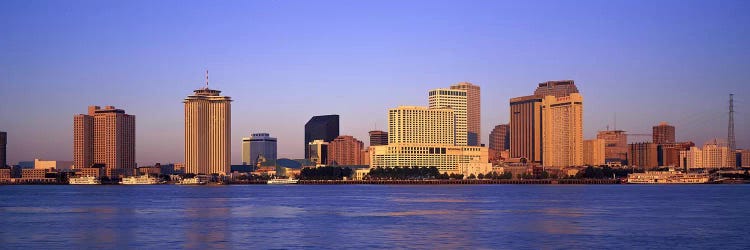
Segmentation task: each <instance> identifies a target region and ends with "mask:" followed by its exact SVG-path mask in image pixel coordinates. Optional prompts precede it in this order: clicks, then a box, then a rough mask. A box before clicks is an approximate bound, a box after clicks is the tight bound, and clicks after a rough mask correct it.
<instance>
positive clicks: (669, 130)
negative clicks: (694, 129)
mask: <svg viewBox="0 0 750 250" xmlns="http://www.w3.org/2000/svg"><path fill="white" fill-rule="evenodd" d="M653 142H654V143H656V144H664V143H674V142H675V129H674V126H672V125H669V124H668V123H666V122H661V123H659V125H656V126H654V127H653Z"/></svg>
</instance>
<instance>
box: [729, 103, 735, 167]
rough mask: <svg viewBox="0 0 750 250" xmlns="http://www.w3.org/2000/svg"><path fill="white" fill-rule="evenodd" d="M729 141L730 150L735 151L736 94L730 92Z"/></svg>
mask: <svg viewBox="0 0 750 250" xmlns="http://www.w3.org/2000/svg"><path fill="white" fill-rule="evenodd" d="M727 143H729V152H732V153H734V150H735V141H734V94H729V130H728V134H727Z"/></svg>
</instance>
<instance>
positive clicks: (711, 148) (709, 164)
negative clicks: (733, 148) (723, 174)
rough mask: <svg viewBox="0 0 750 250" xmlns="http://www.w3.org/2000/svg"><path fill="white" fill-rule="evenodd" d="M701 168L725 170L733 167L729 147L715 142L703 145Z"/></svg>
mask: <svg viewBox="0 0 750 250" xmlns="http://www.w3.org/2000/svg"><path fill="white" fill-rule="evenodd" d="M701 151H702V155H703V168H726V167H734V161H732V159H730V156H731V154H730V153H729V152H730V151H729V146H728V145H726V143H720V142H718V141H716V140H714V141H713V142H709V143H706V144H704V145H703V148H702V149H701Z"/></svg>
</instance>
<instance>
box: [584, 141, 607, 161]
mask: <svg viewBox="0 0 750 250" xmlns="http://www.w3.org/2000/svg"><path fill="white" fill-rule="evenodd" d="M604 144H605V143H604V139H592V140H584V141H583V164H585V165H588V166H601V165H604V163H605V162H604Z"/></svg>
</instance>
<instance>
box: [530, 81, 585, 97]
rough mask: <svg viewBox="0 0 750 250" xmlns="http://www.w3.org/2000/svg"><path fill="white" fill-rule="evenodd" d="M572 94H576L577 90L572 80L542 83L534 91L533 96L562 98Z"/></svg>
mask: <svg viewBox="0 0 750 250" xmlns="http://www.w3.org/2000/svg"><path fill="white" fill-rule="evenodd" d="M573 93H578V88H577V87H576V84H575V82H574V81H573V80H562V81H547V82H543V83H540V84H539V87H537V88H536V90H534V95H535V96H537V97H545V96H548V95H551V96H554V97H564V96H569V95H570V94H573Z"/></svg>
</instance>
